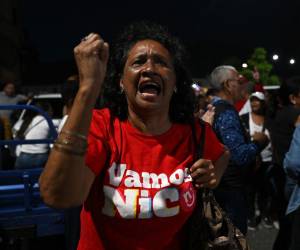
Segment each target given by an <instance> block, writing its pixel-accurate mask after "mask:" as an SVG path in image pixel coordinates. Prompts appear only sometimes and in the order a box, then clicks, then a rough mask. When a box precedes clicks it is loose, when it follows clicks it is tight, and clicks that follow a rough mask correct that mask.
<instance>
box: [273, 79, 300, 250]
mask: <svg viewBox="0 0 300 250" xmlns="http://www.w3.org/2000/svg"><path fill="white" fill-rule="evenodd" d="M279 97H280V102H281V107H280V108H278V110H277V112H276V115H275V118H274V119H273V120H272V126H271V140H272V145H273V162H274V170H273V172H274V180H275V182H276V188H277V192H276V197H277V198H276V200H277V201H276V207H277V211H276V212H277V214H278V217H279V232H278V234H277V237H276V239H275V242H274V245H273V249H274V250H281V249H288V246H289V244H290V228H291V225H290V221H289V220H288V218H287V217H286V216H285V212H286V207H287V204H288V200H289V198H290V195H291V193H292V190H293V189H294V186H295V185H297V183H296V182H295V181H294V180H293V179H292V178H290V177H289V176H286V174H285V172H284V169H283V159H284V157H285V154H286V152H287V151H288V150H289V147H290V143H291V140H292V137H293V133H294V130H295V127H296V125H297V124H299V123H300V77H298V76H296V77H292V78H290V79H288V80H287V81H286V82H283V83H282V85H281V86H280V89H279Z"/></svg>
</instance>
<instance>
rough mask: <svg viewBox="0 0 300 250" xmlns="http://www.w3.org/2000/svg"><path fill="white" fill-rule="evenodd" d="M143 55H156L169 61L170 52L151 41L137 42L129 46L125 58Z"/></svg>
mask: <svg viewBox="0 0 300 250" xmlns="http://www.w3.org/2000/svg"><path fill="white" fill-rule="evenodd" d="M143 54H157V55H162V56H164V57H167V58H170V59H171V53H170V51H169V50H168V49H167V48H166V47H165V46H164V45H163V44H162V43H160V42H158V41H156V40H152V39H145V40H140V41H137V42H136V43H135V44H133V45H132V46H131V48H130V49H129V51H128V53H127V58H128V57H131V56H138V55H143Z"/></svg>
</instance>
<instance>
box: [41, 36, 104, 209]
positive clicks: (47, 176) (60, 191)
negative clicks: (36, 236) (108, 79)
mask: <svg viewBox="0 0 300 250" xmlns="http://www.w3.org/2000/svg"><path fill="white" fill-rule="evenodd" d="M108 53H109V52H108V44H107V43H105V42H104V41H103V40H102V39H101V38H100V37H99V35H97V34H90V35H89V36H88V37H87V38H86V39H85V40H84V41H82V42H81V43H80V44H79V45H78V46H77V47H75V49H74V54H75V59H76V63H77V67H78V72H79V79H80V86H79V91H78V93H77V95H76V97H75V100H74V104H73V106H72V110H71V112H70V115H69V117H68V119H67V121H66V123H65V125H64V126H63V129H62V132H61V133H60V134H59V136H58V139H57V142H56V143H55V144H54V148H53V149H52V151H51V153H50V155H49V159H48V161H47V164H46V167H45V169H44V171H43V173H42V175H41V176H40V180H39V184H40V191H41V195H42V197H43V199H44V201H45V203H47V204H48V205H49V206H52V207H57V208H67V207H72V206H77V205H80V204H82V203H83V202H84V201H85V199H86V198H87V196H88V194H89V190H90V188H91V185H92V184H93V181H94V179H95V174H94V173H93V172H92V171H91V170H90V169H89V168H88V167H86V166H85V157H84V152H85V147H86V146H85V145H86V139H85V138H86V136H87V134H88V131H89V127H90V123H91V117H92V110H93V108H94V105H95V103H96V99H97V97H98V95H99V92H100V88H101V85H102V82H103V79H104V77H105V73H106V65H107V60H108Z"/></svg>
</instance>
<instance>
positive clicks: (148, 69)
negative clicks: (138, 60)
mask: <svg viewBox="0 0 300 250" xmlns="http://www.w3.org/2000/svg"><path fill="white" fill-rule="evenodd" d="M143 72H145V73H147V72H148V73H149V72H155V65H154V62H153V61H152V60H150V59H149V60H147V62H146V63H145V65H144V68H143Z"/></svg>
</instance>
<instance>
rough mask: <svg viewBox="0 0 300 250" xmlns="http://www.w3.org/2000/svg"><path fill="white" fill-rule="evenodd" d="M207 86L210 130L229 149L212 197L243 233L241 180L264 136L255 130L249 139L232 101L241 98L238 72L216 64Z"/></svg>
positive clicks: (263, 143)
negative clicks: (211, 97) (212, 111)
mask: <svg viewBox="0 0 300 250" xmlns="http://www.w3.org/2000/svg"><path fill="white" fill-rule="evenodd" d="M211 87H212V88H213V89H215V91H216V97H215V98H214V100H213V102H212V104H213V106H214V107H215V116H214V121H213V125H212V126H213V129H214V131H215V133H216V135H217V137H218V138H219V140H220V141H221V142H222V143H223V144H224V145H225V146H226V147H227V148H228V149H229V151H230V154H231V158H230V162H229V165H228V167H227V169H226V170H225V173H224V175H223V177H222V179H221V182H220V185H219V186H218V187H217V188H216V189H215V190H214V193H215V197H216V200H217V201H218V202H219V204H220V206H221V207H222V208H223V209H224V210H225V211H226V212H227V214H228V216H229V218H230V219H231V220H232V222H233V224H234V225H235V226H236V227H238V228H239V229H240V230H241V232H242V233H244V234H246V233H247V203H246V192H245V180H246V178H247V173H248V170H249V166H251V164H252V162H253V161H255V159H256V156H257V155H258V154H259V153H260V152H261V151H262V150H263V149H264V148H265V146H266V145H267V143H268V141H269V140H268V137H267V136H266V135H265V134H264V133H255V134H254V135H253V138H252V139H253V140H252V141H251V142H250V140H249V138H248V136H247V133H246V131H245V129H244V127H243V125H242V122H241V120H240V117H239V114H238V113H237V111H236V109H235V107H234V103H235V102H236V101H238V100H240V99H241V98H242V96H241V88H242V83H240V75H239V73H238V72H237V70H236V69H235V68H234V67H232V66H227V65H222V66H219V67H216V68H215V69H214V70H213V71H212V73H211Z"/></svg>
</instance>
